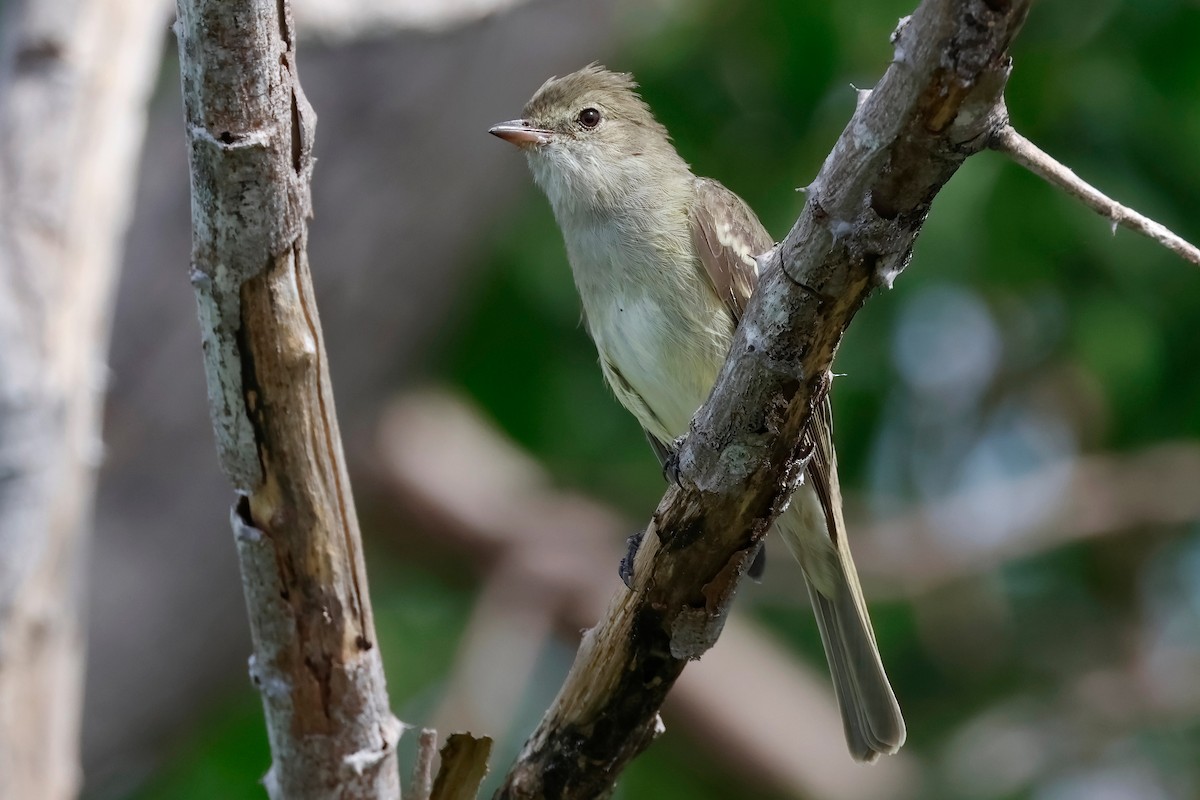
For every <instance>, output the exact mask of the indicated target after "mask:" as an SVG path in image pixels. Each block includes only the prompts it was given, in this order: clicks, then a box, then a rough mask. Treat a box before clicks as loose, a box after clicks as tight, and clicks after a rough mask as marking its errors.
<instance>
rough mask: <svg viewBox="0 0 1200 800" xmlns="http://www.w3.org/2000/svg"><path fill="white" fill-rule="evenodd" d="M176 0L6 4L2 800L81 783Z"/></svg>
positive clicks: (2, 66) (0, 393)
mask: <svg viewBox="0 0 1200 800" xmlns="http://www.w3.org/2000/svg"><path fill="white" fill-rule="evenodd" d="M167 14H168V6H167V5H166V4H165V3H162V2H144V0H37V2H19V3H5V4H4V7H3V18H2V20H0V31H3V47H4V50H3V54H2V63H0V208H3V214H2V215H0V797H13V798H18V797H19V798H39V800H40V799H42V798H54V800H58V799H59V798H62V799H63V800H65V799H66V798H71V797H75V796H76V794H77V793H78V790H79V782H80V767H79V730H80V712H81V705H82V694H83V649H84V641H85V639H86V636H85V632H84V620H83V616H84V614H83V613H82V605H81V604H82V602H83V600H84V598H85V597H86V592H85V589H84V587H83V586H82V585H81V578H82V576H83V575H84V574H85V572H86V569H85V563H86V559H87V557H88V546H87V540H88V537H89V533H90V529H91V512H92V497H93V492H94V488H95V468H96V466H97V464H98V463H99V461H100V456H101V451H102V446H101V443H100V408H101V401H102V398H103V395H104V386H105V374H106V369H107V368H106V366H105V357H106V355H107V351H108V337H109V327H110V318H111V314H112V301H113V297H114V286H115V284H116V281H117V275H118V270H119V265H120V257H121V249H122V243H123V240H124V236H125V229H126V226H127V224H128V221H129V215H130V209H131V206H132V202H133V196H134V189H135V187H136V186H137V180H136V174H135V173H136V169H137V162H138V156H139V155H140V151H141V142H142V135H143V132H144V130H145V124H146V104H147V101H148V99H149V95H150V91H151V89H152V87H153V82H154V77H155V74H156V71H157V66H158V64H159V61H160V59H161V52H162V51H161V48H162V31H163V26H164V23H165V22H166V19H167Z"/></svg>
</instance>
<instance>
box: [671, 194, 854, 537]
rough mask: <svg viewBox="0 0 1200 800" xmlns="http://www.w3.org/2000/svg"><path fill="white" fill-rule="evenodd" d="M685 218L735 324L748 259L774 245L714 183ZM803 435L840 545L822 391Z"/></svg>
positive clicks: (750, 266) (740, 203) (751, 268)
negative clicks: (688, 218) (690, 223)
mask: <svg viewBox="0 0 1200 800" xmlns="http://www.w3.org/2000/svg"><path fill="white" fill-rule="evenodd" d="M691 214H692V219H691V222H692V242H693V244H694V246H695V249H696V252H697V253H698V254H699V257H700V263H701V265H702V266H703V267H704V272H705V274H706V275H707V277H708V281H709V283H710V284H711V285H712V288H713V291H714V292H716V294H717V297H719V298H720V299H721V302H723V303H724V304H725V307H726V308H728V309H729V312H730V313H731V314H732V315H733V319H734V322H735V323H737V322H740V321H741V318H742V313H743V312H744V311H745V310H746V303H747V301H749V299H750V294H751V293H752V292H753V291H754V287H755V286H756V285H757V283H758V262H757V261H755V259H754V257H755V256H757V255H761V254H762V253H765V252H766V251H768V250H770V249H771V247H772V246H773V245H774V241H773V240H772V239H771V235H770V234H769V233H767V229H766V228H764V227H763V224H762V223H761V222H759V221H758V217H756V216H755V215H754V212H753V211H751V210H750V207H749V206H748V205H746V202H745V201H744V200H742V198H740V197H738V196H737V195H736V194H734V193H733V192H731V191H729V190H728V189H726V188H725V187H724V186H722V185H721V184H720V183H717V182H716V181H714V180H709V179H707V178H699V179H697V180H696V197H695V201H694V202H693V204H692V212H691ZM804 436H805V439H806V444H807V445H808V446H809V447H811V449H812V456H811V458H810V460H809V464H808V473H809V481H810V482H811V484H812V487H813V489H814V490H815V491H816V493H817V496H818V497H819V498H820V500H821V507H822V508H823V509H824V511H825V516H826V522H827V526H828V530H829V535H830V537H831V538H832V539H833V540H834V542H835V544H839V545H840V544H841V543H840V542H839V541H838V540H839V539H841V538H843V537H841V530H842V529H843V524H842V523H841V504H842V501H841V492H840V489H839V486H838V479H837V456H836V455H834V451H833V415H832V413H831V409H830V406H829V395H828V392H826V393H825V396H824V397H822V398H821V399H820V402H818V403H817V404H816V406H815V407H814V408H813V414H812V417H811V419H810V420H809V423H808V428H807V430H806V431H805V433H804Z"/></svg>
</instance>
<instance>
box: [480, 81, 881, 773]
mask: <svg viewBox="0 0 1200 800" xmlns="http://www.w3.org/2000/svg"><path fill="white" fill-rule="evenodd" d="M489 132H490V133H492V134H494V135H495V136H498V137H500V138H501V139H504V140H506V141H508V142H511V143H512V144H514V145H516V146H517V147H519V148H521V149H522V150H523V151H524V152H525V154H526V156H527V158H528V161H529V168H530V170H531V171H532V173H533V179H534V181H535V182H536V183H537V185H538V186H539V187H541V189H542V191H543V192H545V194H546V197H547V198H548V199H549V201H550V205H551V207H552V208H553V210H554V216H555V219H556V220H557V222H558V226H559V228H560V229H561V230H562V235H563V241H564V242H565V244H566V249H567V258H568V260H569V261H570V264H571V272H572V274H573V276H574V278H575V286H576V288H577V289H578V291H579V296H580V299H581V300H582V303H583V311H584V320H585V325H586V327H587V330H588V333H589V334H590V335H591V338H592V340H593V341H594V342H595V344H596V349H597V350H598V351H599V353H600V369H601V370H602V372H603V373H604V378H605V380H606V381H607V383H608V385H609V386H610V387H611V388H612V391H613V392H614V393H615V394H616V396H617V399H618V400H619V401H620V402H621V404H622V405H623V406H625V408H626V409H627V410H628V411H630V412H631V413H632V414H633V416H634V417H636V418H637V421H638V422H639V423H640V424H641V426H642V428H643V429H644V430H645V431H646V436H647V438H648V439H649V440H650V443H651V445H652V446H653V448H654V450H655V452H656V454H658V456H659V458H660V460H662V461H664V463H665V462H666V461H667V460H669V458H670V457H671V453H672V447H673V444H672V443H673V442H674V441H675V440H676V438H677V437H680V436H683V435H684V434H685V433H687V430H688V426H689V424H690V422H691V419H692V416H693V415H694V414H695V412H696V410H697V409H699V407H700V406H701V405H702V404H703V403H704V401H705V399H706V398H707V397H708V394H709V392H710V391H711V389H712V387H713V384H714V383H715V382H716V378H717V373H718V372H719V371H720V369H721V366H722V364H723V363H724V361H725V356H726V354H727V353H728V351H729V346H730V343H731V341H732V339H733V333H734V329H735V328H736V326H737V324H738V322H739V320H740V319H741V316H742V313H743V311H744V310H745V308H746V303H747V301H748V300H749V298H750V294H751V292H753V291H754V287H755V284H756V283H757V280H758V263H757V261H756V260H755V256H756V255H758V254H761V253H764V252H766V251H767V250H769V249H770V248H771V247H772V246H773V244H774V242H773V240H772V239H771V236H770V234H768V233H767V230H766V228H764V227H763V225H762V223H761V222H759V221H758V218H757V217H756V216H755V215H754V212H753V211H751V210H750V207H749V206H748V205H746V203H745V202H744V201H743V200H742V199H741V198H740V197H738V196H737V195H736V194H734V193H733V192H731V191H730V190H728V189H726V188H725V187H724V186H722V185H721V184H720V183H718V182H717V181H714V180H711V179H709V178H698V177H696V176H695V175H693V174H692V171H691V168H690V167H689V166H688V165H687V163H685V162H684V160H683V159H682V158H680V156H679V154H678V153H677V152H676V151H675V147H674V145H673V144H672V143H671V139H670V137H669V135H668V134H667V131H666V128H664V127H663V126H662V125H661V124H660V123H659V122H658V121H657V120H656V119H655V118H654V115H653V114H652V113H651V111H650V108H649V106H648V105H647V104H646V103H645V101H643V100H642V98H641V96H640V95H638V93H637V84H636V83H635V82H634V80H633V77H632V76H631V75H628V74H624V73H617V72H611V71H609V70H607V69H605V68H603V67H601V66H599V65H597V64H590V65H588V66H586V67H584V68H583V69H581V70H579V71H578V72H573V73H571V74H570V75H565V76H563V77H561V78H551V79H550V80H548V81H546V82H545V83H544V84H542V87H541V88H540V89H538V90H537V92H536V93H534V95H533V98H532V99H530V101H529V102H528V103H527V104H526V105H525V108H524V110H523V112H522V115H521V119H517V120H511V121H509V122H502V123H500V124H498V125H495V126H494V127H492V128H491V129H490V131H489ZM805 435H806V437H807V438H808V439H810V440H811V444H812V451H813V455H812V458H811V459H810V461H809V464H808V468H807V474H806V478H805V481H804V482H803V484H802V485H801V486H800V488H799V489H797V490H796V493H795V495H794V496H793V497H792V500H791V504H790V505H789V507H788V509H787V510H786V511H785V512H784V513H783V514H782V515H780V517H779V518H778V520H777V521H776V523H775V530H778V531H779V533H780V534H782V535H783V540H784V542H785V543H786V544H787V546H788V549H789V550H790V551H791V553H792V555H793V556H795V558H796V560H797V561H799V562H800V566H801V568H802V571H803V573H804V577H805V582H806V584H807V586H808V594H809V597H810V598H811V600H812V605H813V609H814V610H815V612H816V617H817V625H818V627H819V628H820V631H821V641H822V642H823V644H824V645H825V655H826V657H827V658H828V660H829V669H830V672H831V673H832V676H833V685H834V691H835V693H836V695H837V700H838V705H839V706H840V708H841V711H842V720H843V723H844V727H845V732H846V741H847V744H848V746H849V749H850V753H851V755H852V756H853V757H854V758H855V759H857V760H860V761H874V760H875V759H877V758H878V757H879V755H880V754H884V753H888V754H890V753H895V752H896V751H897V750H898V749H899V748H900V746H901V745H902V744H904V738H905V728H904V719H903V717H902V716H901V714H900V707H899V705H898V704H897V702H896V696H895V694H894V693H893V692H892V687H891V686H890V685H889V683H888V679H887V675H886V674H885V673H884V669H883V663H882V661H881V660H880V658H879V650H878V648H877V647H876V644H875V633H874V631H873V630H872V628H871V622H870V619H869V617H868V616H867V606H866V603H865V602H864V600H863V596H862V590H861V589H860V588H859V585H858V575H857V571H856V570H855V568H854V562H853V560H852V559H851V557H850V548H849V545H848V543H847V541H846V525H845V522H844V521H843V519H842V498H841V491H840V489H839V487H838V478H837V457H836V455H835V453H834V449H833V439H832V437H833V431H832V415H831V412H830V406H829V400H828V397H826V398H825V399H824V401H823V403H821V404H820V405H819V406H818V408H817V410H816V411H815V412H814V414H813V416H812V420H811V422H810V423H809V428H808V430H807V432H806V434H805Z"/></svg>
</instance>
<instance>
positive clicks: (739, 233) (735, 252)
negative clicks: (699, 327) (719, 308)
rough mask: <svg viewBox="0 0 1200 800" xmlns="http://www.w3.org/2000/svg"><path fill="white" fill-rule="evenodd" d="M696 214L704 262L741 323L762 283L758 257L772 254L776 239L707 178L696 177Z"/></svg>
mask: <svg viewBox="0 0 1200 800" xmlns="http://www.w3.org/2000/svg"><path fill="white" fill-rule="evenodd" d="M691 215H692V219H691V222H692V244H693V245H694V247H695V249H696V253H697V255H698V256H699V257H700V264H701V266H703V267H704V272H705V275H706V276H707V277H708V281H709V283H710V284H711V285H712V288H713V291H714V292H716V294H717V297H719V298H721V302H722V303H724V304H725V307H726V308H728V309H729V313H731V314H732V315H733V321H734V324H737V323H738V322H739V321H741V319H742V312H743V311H745V310H746V302H747V301H748V300H749V299H750V294H751V293H752V292H753V291H754V286H755V284H757V283H758V264H757V262H755V260H754V257H755V256H757V255H761V254H762V253H765V252H767V251H768V250H770V249H771V246H772V245H774V241H773V240H772V239H771V234H769V233H767V229H766V228H764V227H763V224H762V223H761V222H759V221H758V217H756V216H754V212H753V211H751V210H750V206H748V205H746V202H745V201H744V200H742V198H740V197H738V196H737V195H736V194H734V193H733V192H731V191H729V190H728V189H726V188H725V187H724V186H722V185H721V184H719V183H717V182H716V181H714V180H709V179H708V178H698V179H696V197H695V202H693V203H692V212H691Z"/></svg>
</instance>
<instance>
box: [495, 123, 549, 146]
mask: <svg viewBox="0 0 1200 800" xmlns="http://www.w3.org/2000/svg"><path fill="white" fill-rule="evenodd" d="M488 133H490V134H491V135H492V136H499V137H500V138H501V139H503V140H504V141H506V142H509V143H511V144H515V145H516V146H517V147H521V148H525V147H533V146H535V145H541V144H547V143H548V142H549V141H550V140H551V138H552V137H553V136H554V132H553V131H548V130H545V129H543V128H535V127H533V126H532V125H530V124H529V123H528V122H526V121H525V120H523V119H513V120H509V121H508V122H501V123H500V124H499V125H493V126H492V127H490V128H488Z"/></svg>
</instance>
